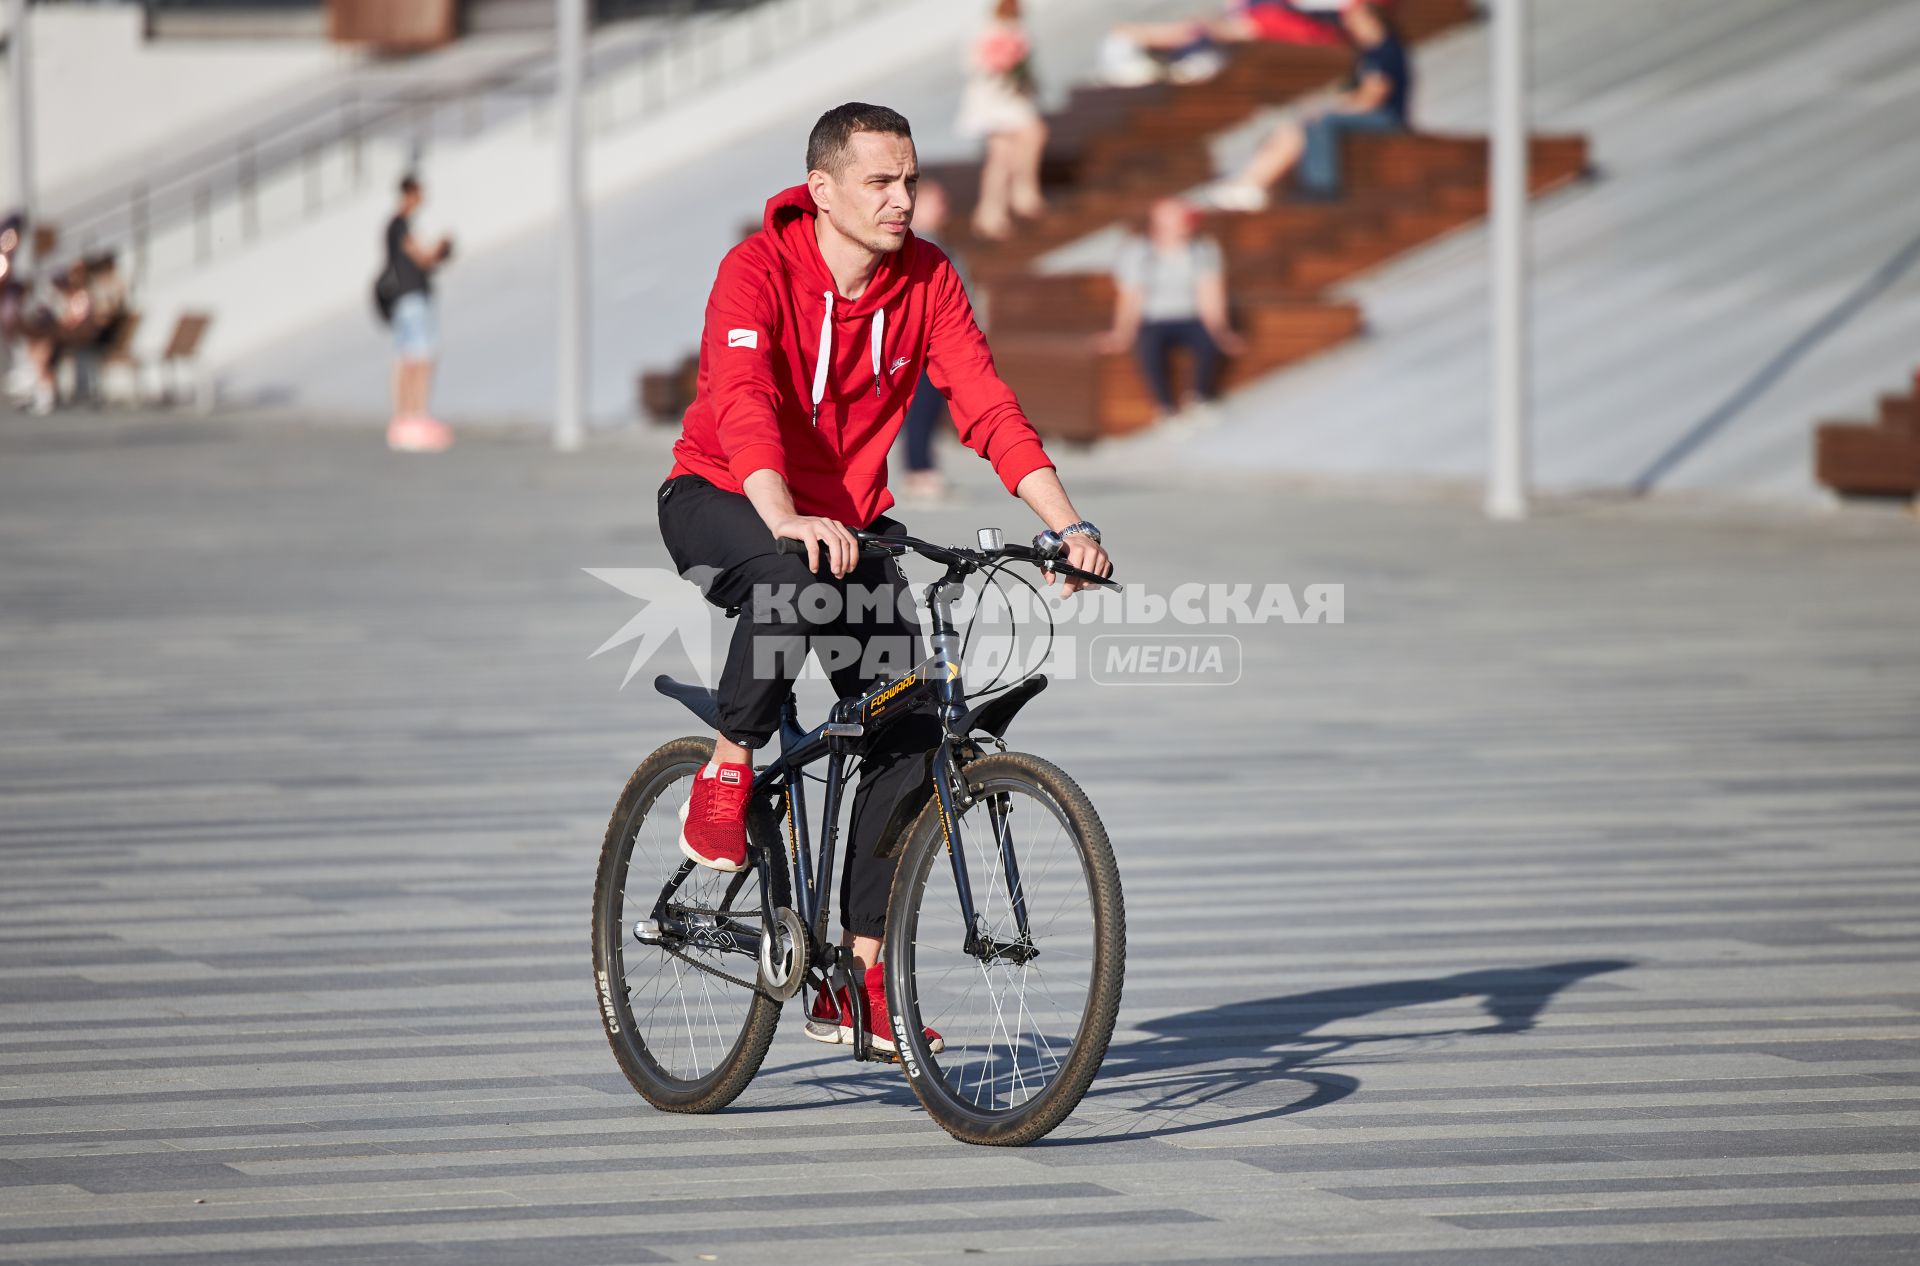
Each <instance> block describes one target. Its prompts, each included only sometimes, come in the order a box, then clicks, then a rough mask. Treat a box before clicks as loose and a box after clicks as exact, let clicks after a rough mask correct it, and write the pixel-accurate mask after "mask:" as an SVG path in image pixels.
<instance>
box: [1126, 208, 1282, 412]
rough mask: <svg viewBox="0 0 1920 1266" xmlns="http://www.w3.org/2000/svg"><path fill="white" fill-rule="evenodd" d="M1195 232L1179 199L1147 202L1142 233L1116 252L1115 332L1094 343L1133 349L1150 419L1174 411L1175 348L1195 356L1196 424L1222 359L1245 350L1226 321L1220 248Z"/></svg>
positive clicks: (1191, 215) (1193, 217)
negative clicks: (1153, 410) (1151, 407)
mask: <svg viewBox="0 0 1920 1266" xmlns="http://www.w3.org/2000/svg"><path fill="white" fill-rule="evenodd" d="M1197 229H1198V215H1197V213H1196V212H1195V211H1194V209H1193V207H1191V206H1189V205H1188V204H1187V203H1185V202H1182V201H1181V200H1180V199H1178V198H1162V199H1161V200H1160V201H1158V202H1156V203H1154V204H1153V210H1152V211H1151V212H1150V213H1149V216H1148V220H1147V231H1146V233H1145V234H1144V235H1139V234H1136V235H1135V236H1134V237H1133V238H1131V239H1129V240H1128V242H1127V243H1126V245H1124V246H1123V247H1121V248H1120V256H1119V259H1118V260H1117V262H1116V263H1115V265H1114V270H1113V280H1114V288H1115V291H1116V292H1117V300H1116V302H1115V305H1114V313H1113V328H1112V329H1110V330H1108V331H1107V332H1106V333H1104V334H1102V335H1100V336H1099V337H1098V338H1097V339H1096V340H1095V344H1096V346H1097V348H1098V349H1099V350H1100V351H1103V352H1110V353H1118V352H1125V351H1127V350H1129V349H1131V350H1132V351H1133V353H1134V355H1135V356H1136V357H1138V359H1139V361H1140V370H1141V372H1142V373H1143V374H1144V375H1145V376H1146V380H1147V386H1148V388H1149V389H1150V390H1151V391H1152V392H1153V399H1154V403H1155V405H1156V406H1157V407H1158V410H1159V412H1158V414H1157V416H1156V417H1155V421H1156V422H1162V421H1166V420H1167V419H1169V418H1171V417H1173V416H1174V415H1176V414H1178V413H1179V412H1180V407H1179V401H1178V400H1177V399H1176V398H1175V396H1174V391H1173V372H1172V371H1173V352H1174V349H1175V348H1179V347H1184V348H1186V349H1187V351H1188V352H1189V353H1190V354H1191V355H1192V356H1193V387H1194V395H1195V397H1196V398H1197V401H1198V406H1197V408H1196V409H1195V410H1194V412H1193V414H1192V415H1191V416H1192V419H1193V420H1194V421H1206V420H1210V418H1211V413H1212V406H1213V401H1214V398H1215V397H1216V396H1217V395H1218V393H1219V385H1220V370H1221V366H1222V363H1223V361H1224V360H1225V359H1226V358H1227V357H1229V356H1238V355H1239V354H1240V353H1242V352H1244V351H1245V350H1246V344H1245V342H1244V341H1243V340H1242V339H1241V338H1240V336H1239V335H1238V334H1237V333H1235V332H1234V329H1233V325H1232V322H1231V320H1230V318H1229V316H1228V310H1227V280H1226V271H1225V267H1224V260H1223V256H1222V253H1221V250H1220V243H1218V242H1216V241H1214V240H1213V239H1212V238H1210V237H1202V236H1200V235H1199V233H1198V232H1197Z"/></svg>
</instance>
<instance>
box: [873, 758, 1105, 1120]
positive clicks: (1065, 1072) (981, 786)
mask: <svg viewBox="0 0 1920 1266" xmlns="http://www.w3.org/2000/svg"><path fill="white" fill-rule="evenodd" d="M988 759H989V760H993V759H994V758H988ZM1060 778H1061V780H1062V781H1063V782H1065V777H1064V775H1060ZM969 782H970V783H971V784H972V786H973V797H974V799H973V803H972V804H971V805H969V806H968V807H967V808H966V809H964V810H963V811H961V814H960V821H959V823H958V826H959V834H960V838H961V841H962V845H961V847H963V848H964V849H965V850H966V862H967V871H968V875H969V879H970V887H971V889H972V893H973V901H974V908H975V914H976V926H975V929H974V931H975V935H976V939H977V940H978V939H984V940H985V941H987V942H989V943H991V944H993V945H996V946H999V947H1003V948H1002V950H1001V952H998V953H990V954H988V955H987V956H986V957H985V958H984V959H983V958H982V957H981V956H980V955H978V954H975V953H972V952H969V951H968V950H967V948H966V946H967V940H968V935H967V934H968V929H967V927H966V926H965V924H964V922H963V920H962V917H961V914H960V909H959V903H958V901H957V900H956V899H955V894H954V887H953V879H952V873H951V865H950V861H949V858H948V855H947V852H946V850H945V848H944V847H942V845H941V841H940V839H939V827H938V825H937V822H932V821H930V822H929V823H928V829H929V831H930V832H931V835H930V837H929V838H928V839H926V840H925V841H924V842H923V843H922V846H921V847H919V848H917V849H915V850H914V860H915V863H916V864H915V865H914V866H913V868H912V870H911V871H910V872H909V875H908V878H909V882H910V883H911V885H912V887H911V888H910V889H909V892H910V893H911V899H910V901H909V902H908V905H909V907H910V911H902V914H904V915H906V916H907V917H908V918H909V919H910V920H911V926H910V929H909V930H907V933H906V934H907V936H908V937H910V940H908V941H907V943H906V945H905V946H904V948H906V950H907V952H908V954H909V961H908V962H906V963H904V964H902V965H901V966H902V967H903V968H904V971H903V976H902V985H903V986H904V989H905V991H906V992H907V993H908V995H909V999H910V1000H909V1002H908V1005H906V1006H905V1007H903V1008H902V1013H903V1015H904V1016H905V1017H907V1023H909V1024H911V1023H913V1021H914V1019H915V1018H917V1022H918V1024H919V1025H922V1026H926V1027H930V1028H932V1029H933V1030H935V1031H936V1032H937V1033H938V1034H939V1035H940V1037H941V1040H942V1042H943V1049H942V1050H941V1051H939V1052H934V1051H932V1050H931V1044H930V1042H928V1041H925V1040H923V1041H920V1042H911V1041H910V1042H909V1044H910V1045H911V1046H914V1047H916V1048H917V1049H916V1050H915V1051H914V1053H915V1055H916V1056H920V1057H922V1058H923V1059H924V1067H922V1068H920V1069H919V1070H917V1071H916V1070H915V1069H914V1068H913V1067H912V1066H909V1068H908V1073H909V1076H911V1077H914V1078H915V1080H916V1083H919V1082H922V1080H923V1079H924V1080H930V1081H931V1082H932V1083H934V1084H933V1085H931V1086H923V1085H919V1084H917V1085H916V1089H917V1090H919V1091H920V1092H921V1097H922V1098H923V1100H927V1099H928V1098H929V1096H928V1094H927V1093H926V1092H927V1091H928V1090H933V1091H934V1092H935V1094H934V1096H933V1098H934V1101H930V1102H929V1103H928V1107H929V1109H930V1111H932V1110H934V1108H935V1101H937V1102H939V1104H940V1107H941V1108H942V1109H944V1111H936V1112H935V1115H936V1116H939V1117H940V1119H941V1123H942V1125H944V1126H946V1128H947V1129H949V1130H950V1131H952V1132H953V1133H955V1134H956V1135H958V1136H960V1137H962V1138H965V1139H967V1140H968V1141H972V1142H1024V1141H1030V1139H1031V1138H1032V1137H1037V1136H1038V1134H1040V1133H1044V1132H1045V1131H1046V1130H1048V1129H1051V1128H1052V1126H1053V1125H1054V1124H1057V1122H1058V1120H1059V1119H1061V1118H1062V1117H1064V1116H1065V1115H1066V1113H1067V1112H1070V1111H1071V1110H1072V1108H1073V1106H1074V1105H1075V1104H1076V1103H1077V1102H1078V1101H1079V1098H1080V1096H1081V1095H1082V1094H1083V1093H1084V1092H1085V1090H1086V1085H1087V1083H1088V1082H1089V1081H1090V1080H1091V1078H1092V1074H1093V1071H1094V1070H1095V1069H1097V1067H1098V1064H1099V1061H1100V1060H1101V1059H1102V1058H1103V1057H1104V1055H1105V1045H1106V1040H1107V1037H1108V1036H1109V1034H1110V1031H1111V1026H1112V1008H1113V1006H1114V1005H1115V1004H1116V1003H1117V986H1116V987H1114V988H1107V989H1102V988H1101V987H1100V982H1101V979H1102V977H1103V975H1110V974H1113V973H1115V972H1117V970H1118V964H1117V962H1114V961H1112V955H1111V954H1110V953H1109V952H1107V947H1108V946H1110V945H1111V929H1103V928H1102V926H1101V922H1102V916H1101V899H1100V893H1099V891H1098V886H1097V876H1096V873H1095V867H1094V863H1093V859H1092V858H1091V857H1090V855H1089V847H1088V842H1087V841H1086V840H1084V839H1083V838H1082V834H1081V831H1080V829H1079V828H1078V827H1077V826H1076V824H1075V822H1074V818H1073V815H1072V814H1071V813H1070V812H1069V810H1068V808H1067V806H1066V805H1065V804H1063V803H1062V802H1061V800H1060V799H1059V798H1058V797H1057V796H1056V795H1055V793H1054V791H1053V790H1052V789H1050V788H1049V787H1047V786H1046V785H1045V783H1044V782H1043V781H1041V780H1039V779H1036V778H1034V777H1033V776H1031V775H1029V774H1027V773H1025V772H1008V773H1006V774H1004V775H1000V774H996V775H989V776H983V777H974V776H973V775H971V774H970V775H969ZM1068 785H1070V784H1068ZM1076 791H1077V789H1076ZM996 804H997V805H999V806H1001V809H1002V817H1003V822H1004V828H1005V831H1006V832H1007V834H1008V836H1009V837H1010V839H1011V841H1012V845H1013V851H1014V854H1015V858H1016V864H1017V868H1018V874H1019V883H1018V886H1017V888H1016V887H1014V886H1013V885H1011V884H1010V883H1009V881H1008V878H1007V875H1006V871H1005V868H1004V865H1003V861H1002V855H1001V850H1000V846H999V843H998V836H997V834H996V824H995V822H994V820H993V807H994V806H995V805H996ZM1088 812H1089V813H1090V812H1091V810H1090V808H1089V810H1088ZM929 816H931V815H929ZM1100 848H1101V849H1102V850H1103V851H1104V849H1105V842H1104V833H1102V838H1101V841H1100ZM1109 864H1110V863H1109ZM1016 893H1017V894H1018V895H1019V896H1020V897H1021V898H1023V899H1024V900H1025V903H1026V908H1027V915H1028V928H1029V931H1030V934H1031V935H1030V937H1029V938H1027V939H1025V940H1023V938H1022V937H1021V935H1020V933H1019V931H1018V920H1017V919H1016V917H1015V913H1014V906H1015V902H1014V900H1013V898H1014V895H1015V894H1016ZM1109 917H1113V916H1112V915H1111V914H1110V915H1109ZM1097 1012H1104V1016H1102V1015H1099V1014H1096V1013H1097ZM906 1036H908V1035H907V1034H906V1033H901V1034H897V1035H896V1037H897V1038H898V1037H906ZM1094 1047H1097V1048H1098V1049H1092V1048H1094Z"/></svg>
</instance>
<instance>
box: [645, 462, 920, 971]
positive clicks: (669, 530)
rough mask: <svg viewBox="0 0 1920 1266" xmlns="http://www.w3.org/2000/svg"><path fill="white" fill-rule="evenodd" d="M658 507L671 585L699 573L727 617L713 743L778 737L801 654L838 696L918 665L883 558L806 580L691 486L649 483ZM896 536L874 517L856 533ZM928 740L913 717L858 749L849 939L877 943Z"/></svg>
mask: <svg viewBox="0 0 1920 1266" xmlns="http://www.w3.org/2000/svg"><path fill="white" fill-rule="evenodd" d="M659 506H660V535H661V537H662V539H664V540H665V542H666V546H667V553H668V554H670V555H671V556H672V558H673V565H674V566H675V567H676V568H677V569H678V570H679V571H680V573H681V574H682V575H686V574H687V573H688V572H689V571H693V570H695V569H701V570H700V571H699V572H698V573H697V575H696V576H694V577H690V579H694V580H695V581H696V582H697V583H701V584H702V591H703V592H704V593H705V594H706V597H707V600H708V601H709V602H711V603H713V604H714V605H715V606H718V607H721V608H726V607H739V608H740V616H739V620H738V623H737V624H736V625H735V627H734V631H733V641H732V643H731V644H730V645H729V647H728V650H727V662H726V666H725V668H723V669H722V670H721V673H720V687H719V695H720V728H721V732H722V733H723V734H724V735H726V737H727V738H729V739H732V740H733V741H734V742H736V743H738V744H740V745H741V746H742V747H746V748H759V747H761V746H763V745H765V743H766V742H767V740H768V739H769V738H771V737H772V736H773V734H774V732H775V731H776V730H778V729H779V725H780V706H781V704H782V703H784V702H785V701H786V698H787V695H788V693H789V692H791V691H792V689H793V681H794V678H795V677H796V676H797V675H798V673H799V671H800V668H801V666H802V665H803V664H804V663H805V660H806V657H807V655H808V654H809V653H810V652H811V653H813V654H815V655H818V656H820V658H821V662H822V666H823V667H825V668H826V669H827V670H828V676H829V678H830V680H831V681H832V683H833V690H834V694H835V695H836V696H838V697H840V698H846V697H847V696H849V695H857V694H862V693H864V692H866V691H867V690H870V689H872V688H873V687H874V686H876V685H878V684H879V683H881V682H882V681H885V680H887V679H889V678H893V677H900V676H903V675H905V674H906V673H907V672H908V671H909V670H911V669H912V668H913V667H914V665H915V664H917V663H919V662H920V660H921V659H922V658H924V654H925V652H924V650H923V648H922V646H921V641H920V623H919V620H918V619H917V618H916V617H915V616H914V615H913V608H912V605H911V601H910V595H909V594H908V591H907V587H906V581H905V579H904V578H903V577H902V576H901V575H900V570H899V568H898V567H897V566H895V564H894V561H893V560H892V559H891V558H879V557H863V558H862V559H860V561H859V564H858V565H857V566H856V567H855V568H854V570H853V571H852V572H851V573H849V574H848V575H847V576H846V577H845V578H844V579H842V580H835V579H834V578H833V577H832V576H831V575H823V576H821V577H815V576H813V575H811V574H810V573H809V572H808V571H807V560H806V559H805V558H804V557H802V556H799V555H794V554H776V553H774V545H773V537H772V535H771V534H770V533H769V532H768V531H767V527H766V524H764V523H762V522H761V521H760V515H759V513H758V512H757V511H755V510H754V508H753V505H752V503H751V502H749V501H748V500H747V499H746V498H745V497H744V496H741V495H740V494H739V493H734V492H727V491H725V490H723V489H720V488H716V487H714V486H713V485H712V484H711V483H708V482H707V481H706V480H705V479H702V478H701V477H700V476H698V475H681V476H680V477H678V478H676V479H670V480H668V481H667V482H666V483H664V484H662V485H661V486H660V492H659ZM899 529H900V525H899V524H898V523H896V522H894V521H893V520H892V519H889V518H886V517H885V516H882V517H881V518H879V519H876V520H875V521H874V522H873V523H872V524H871V525H870V526H869V528H868V530H869V531H874V532H888V531H898V530H899ZM822 570H823V572H824V567H823V569H822ZM903 599H906V600H904V601H903ZM939 741H940V725H939V721H938V719H937V718H936V717H934V716H933V714H932V713H931V712H929V711H925V710H918V711H915V712H911V713H908V714H906V715H904V716H902V717H901V718H900V719H899V720H898V721H895V722H892V723H890V724H888V725H887V726H886V727H884V728H883V729H882V730H880V731H879V732H878V733H876V734H874V735H871V736H869V737H868V738H867V739H866V740H864V746H863V747H862V749H861V752H862V760H861V766H860V781H859V785H858V786H857V787H856V788H855V790H854V793H853V816H852V821H851V823H850V825H849V828H848V838H847V861H846V869H845V871H844V872H843V873H844V876H845V878H844V879H843V881H842V883H841V888H840V922H841V925H842V926H844V927H846V928H847V929H848V930H850V931H852V932H854V933H855V934H857V935H861V936H879V935H880V934H881V932H882V931H883V930H884V928H885V926H886V915H887V895H888V892H889V891H890V889H891V888H892V885H893V867H894V856H895V852H896V850H897V846H898V844H899V843H900V842H901V841H900V839H899V837H900V835H901V833H902V832H904V831H905V829H906V827H907V826H908V825H909V824H911V822H912V821H913V816H914V815H915V814H917V813H918V812H919V811H920V808H921V806H922V805H924V804H925V803H926V801H927V799H928V798H929V797H930V796H931V795H932V793H933V784H932V777H931V771H932V767H933V750H934V748H935V747H936V746H937V745H938V743H939Z"/></svg>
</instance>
